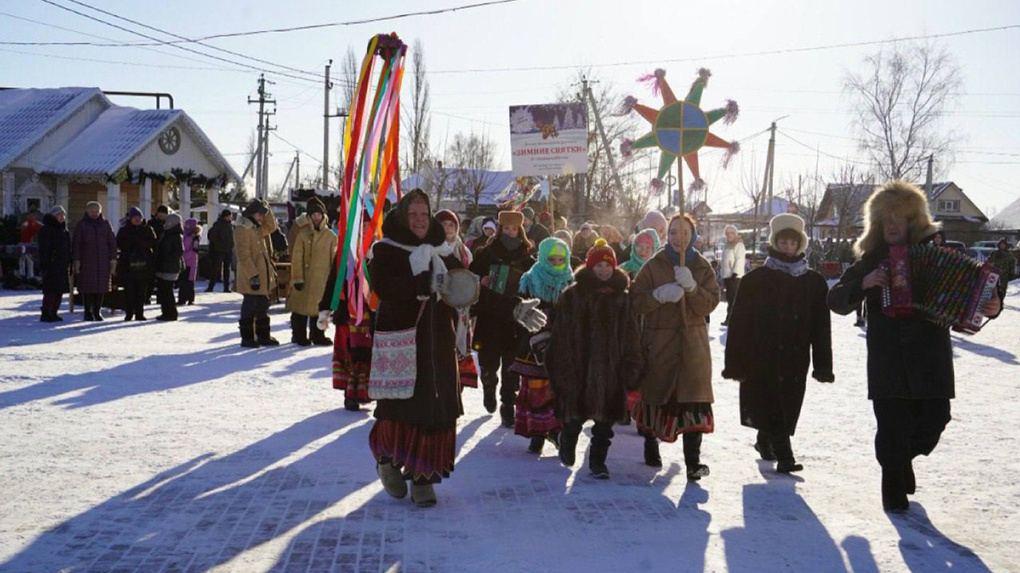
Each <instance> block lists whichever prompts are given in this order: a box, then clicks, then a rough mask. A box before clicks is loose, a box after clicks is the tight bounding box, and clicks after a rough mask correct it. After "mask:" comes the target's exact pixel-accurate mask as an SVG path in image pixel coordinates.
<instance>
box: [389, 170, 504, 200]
mask: <svg viewBox="0 0 1020 573" xmlns="http://www.w3.org/2000/svg"><path fill="white" fill-rule="evenodd" d="M444 170H445V171H446V173H447V175H448V176H449V179H448V180H447V182H446V189H447V195H446V197H444V199H450V198H451V197H450V195H451V194H452V193H451V190H452V189H455V188H456V187H457V179H458V178H459V177H468V178H469V179H470V180H476V175H477V179H481V180H484V181H485V182H486V183H487V185H486V187H485V189H483V190H482V193H481V195H480V196H479V197H478V204H479V205H496V204H497V203H498V201H497V200H496V197H497V196H498V195H499V194H500V193H502V192H503V191H506V189H507V188H508V187H510V185H512V184H513V183H514V181H515V180H516V178H515V177H514V175H513V172H512V171H484V170H479V169H467V170H464V171H463V172H462V171H461V170H460V169H456V168H453V167H447V168H444ZM465 174H467V175H465ZM416 187H420V188H422V189H423V190H424V191H425V192H426V193H429V194H431V193H432V192H433V191H435V189H434V188H433V186H432V183H431V182H430V180H429V178H428V177H426V176H425V175H422V174H419V173H414V174H411V175H409V176H408V177H407V179H404V180H403V181H401V183H400V189H401V190H402V191H404V192H405V193H406V192H407V191H410V190H411V189H414V188H416ZM389 199H390V200H391V201H396V194H395V192H394V191H390V195H389ZM469 201H470V200H469Z"/></svg>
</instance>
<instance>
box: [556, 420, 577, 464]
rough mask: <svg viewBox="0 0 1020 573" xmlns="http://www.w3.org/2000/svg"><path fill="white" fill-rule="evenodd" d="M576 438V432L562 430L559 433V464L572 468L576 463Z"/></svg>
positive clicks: (566, 429)
mask: <svg viewBox="0 0 1020 573" xmlns="http://www.w3.org/2000/svg"><path fill="white" fill-rule="evenodd" d="M578 431H580V428H578ZM577 436H578V432H575V431H573V430H571V429H568V428H564V429H563V432H561V433H560V463H562V464H563V465H565V466H567V467H568V468H571V467H574V462H576V461H577V455H576V450H577Z"/></svg>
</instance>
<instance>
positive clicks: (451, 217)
mask: <svg viewBox="0 0 1020 573" xmlns="http://www.w3.org/2000/svg"><path fill="white" fill-rule="evenodd" d="M436 221H439V223H440V224H442V223H443V222H444V221H452V222H453V224H454V225H457V228H460V217H458V216H457V214H456V213H454V212H453V211H451V210H449V209H442V210H439V211H436Z"/></svg>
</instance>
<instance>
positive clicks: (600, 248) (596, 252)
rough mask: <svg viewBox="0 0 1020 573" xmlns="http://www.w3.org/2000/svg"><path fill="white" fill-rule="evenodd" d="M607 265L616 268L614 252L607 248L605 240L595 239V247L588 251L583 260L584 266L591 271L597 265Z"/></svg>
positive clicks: (607, 244)
mask: <svg viewBox="0 0 1020 573" xmlns="http://www.w3.org/2000/svg"><path fill="white" fill-rule="evenodd" d="M603 262H605V263H609V264H610V265H612V267H613V268H614V269H615V268H616V252H615V251H613V248H612V247H610V246H609V243H607V242H606V240H605V239H596V240H595V246H594V247H592V248H590V249H588V255H587V256H586V257H585V259H584V266H585V267H587V268H589V269H591V268H594V267H595V265H597V264H599V263H603Z"/></svg>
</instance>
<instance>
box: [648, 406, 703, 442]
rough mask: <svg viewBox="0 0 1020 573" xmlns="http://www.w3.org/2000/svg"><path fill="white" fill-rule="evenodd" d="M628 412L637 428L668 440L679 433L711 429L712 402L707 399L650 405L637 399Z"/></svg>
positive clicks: (672, 439)
mask: <svg viewBox="0 0 1020 573" xmlns="http://www.w3.org/2000/svg"><path fill="white" fill-rule="evenodd" d="M631 416H633V418H634V422H635V423H636V424H637V427H638V430H639V431H641V432H644V433H649V434H652V435H654V436H655V437H656V438H658V439H660V440H662V441H664V442H669V443H673V442H675V441H676V439H677V437H678V436H679V435H680V434H687V433H690V432H700V433H703V434H711V433H712V432H713V431H715V416H714V415H713V414H712V404H709V403H707V402H684V403H680V402H672V401H671V402H669V403H668V404H665V405H663V406H653V405H651V404H646V403H644V402H642V401H641V400H640V399H638V401H637V403H636V404H634V408H633V409H632V410H631Z"/></svg>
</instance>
